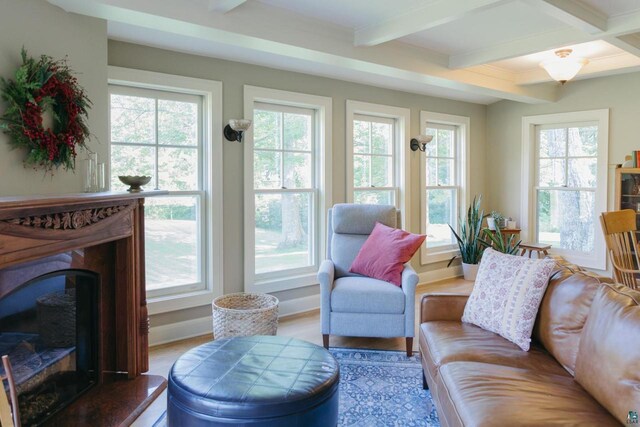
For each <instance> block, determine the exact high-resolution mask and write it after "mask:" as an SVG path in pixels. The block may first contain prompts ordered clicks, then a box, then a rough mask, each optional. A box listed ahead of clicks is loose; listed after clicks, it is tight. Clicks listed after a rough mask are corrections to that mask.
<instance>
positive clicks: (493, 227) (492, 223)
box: [487, 218, 496, 231]
mask: <svg viewBox="0 0 640 427" xmlns="http://www.w3.org/2000/svg"><path fill="white" fill-rule="evenodd" d="M487 227H489V230H493V231H495V230H496V220H495V219H493V218H487Z"/></svg>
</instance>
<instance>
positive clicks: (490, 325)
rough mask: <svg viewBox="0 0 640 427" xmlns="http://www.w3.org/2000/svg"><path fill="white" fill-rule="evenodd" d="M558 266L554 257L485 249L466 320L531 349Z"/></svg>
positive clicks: (468, 305) (465, 313)
mask: <svg viewBox="0 0 640 427" xmlns="http://www.w3.org/2000/svg"><path fill="white" fill-rule="evenodd" d="M554 268H555V261H554V260H552V259H530V258H525V257H521V256H514V255H505V254H503V253H500V252H498V251H495V250H493V249H490V248H489V249H487V250H485V251H484V254H483V255H482V261H481V262H480V267H479V269H478V275H477V277H476V283H475V285H474V287H473V291H472V292H471V296H470V297H469V301H468V302H467V305H466V306H465V308H464V314H463V315H462V321H463V322H466V323H473V324H474V325H477V326H480V327H481V328H483V329H486V330H488V331H491V332H495V333H496V334H499V335H500V336H502V337H503V338H506V339H508V340H509V341H511V342H513V343H514V344H517V345H518V346H519V347H520V348H521V349H523V350H524V351H529V345H530V343H531V331H532V330H533V324H534V323H535V321H536V316H537V314H538V308H539V307H540V302H541V301H542V297H543V296H544V292H545V290H546V289H547V285H548V284H549V277H550V276H551V274H552V273H553V271H554Z"/></svg>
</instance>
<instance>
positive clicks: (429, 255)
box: [420, 249, 460, 265]
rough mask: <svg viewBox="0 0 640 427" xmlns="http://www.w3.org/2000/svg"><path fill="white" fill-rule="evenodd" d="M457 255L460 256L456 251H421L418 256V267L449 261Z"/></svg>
mask: <svg viewBox="0 0 640 427" xmlns="http://www.w3.org/2000/svg"><path fill="white" fill-rule="evenodd" d="M458 255H460V251H459V250H458V249H446V250H442V251H439V252H426V251H425V250H424V249H423V250H422V252H421V255H420V265H428V264H435V263H438V262H443V261H449V260H450V259H451V258H453V257H454V256H458Z"/></svg>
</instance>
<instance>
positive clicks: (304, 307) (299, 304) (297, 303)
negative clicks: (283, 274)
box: [149, 294, 320, 347]
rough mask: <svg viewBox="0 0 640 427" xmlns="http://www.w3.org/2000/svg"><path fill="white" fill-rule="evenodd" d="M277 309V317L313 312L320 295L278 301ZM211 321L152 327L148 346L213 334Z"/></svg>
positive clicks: (318, 305)
mask: <svg viewBox="0 0 640 427" xmlns="http://www.w3.org/2000/svg"><path fill="white" fill-rule="evenodd" d="M278 308H279V309H278V317H282V316H290V315H292V314H298V313H304V312H305V311H310V310H315V309H318V308H320V294H317V295H310V296H308V297H303V298H296V299H292V300H287V301H280V305H279V307H278ZM212 321H213V320H212V317H211V316H207V317H199V318H197V319H190V320H185V321H183V322H175V323H169V324H167V325H162V326H155V327H154V326H153V325H152V326H151V328H150V329H149V346H151V347H153V346H156V345H160V344H166V343H170V342H173V341H179V340H183V339H187V338H193V337H198V336H201V335H207V334H213V323H212Z"/></svg>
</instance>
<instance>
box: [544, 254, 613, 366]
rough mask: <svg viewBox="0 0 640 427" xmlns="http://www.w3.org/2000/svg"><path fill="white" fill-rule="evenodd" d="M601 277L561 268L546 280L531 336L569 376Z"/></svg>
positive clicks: (574, 364)
mask: <svg viewBox="0 0 640 427" xmlns="http://www.w3.org/2000/svg"><path fill="white" fill-rule="evenodd" d="M602 281H603V278H600V277H597V276H594V275H592V274H589V273H583V272H580V273H573V272H572V271H571V269H570V268H567V267H564V266H563V267H561V268H560V269H559V271H557V272H556V273H555V274H554V275H553V276H551V280H550V281H549V286H547V291H546V292H545V295H544V297H543V298H542V302H541V303H540V309H539V310H538V319H537V320H536V324H535V327H534V331H533V336H534V337H535V338H536V339H537V341H539V342H540V343H541V344H542V345H543V346H544V348H545V349H546V350H547V351H548V352H549V353H551V354H552V355H553V357H555V358H556V360H558V362H560V364H562V366H564V367H565V369H566V370H567V371H569V372H570V373H571V374H572V375H573V374H574V372H575V368H576V356H577V354H578V345H579V343H580V336H581V334H582V328H583V327H584V324H585V322H586V321H587V315H588V314H589V309H590V308H591V302H592V301H593V297H594V295H595V292H596V290H597V289H598V288H599V287H600V286H601V283H602Z"/></svg>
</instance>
